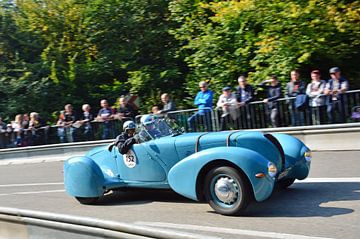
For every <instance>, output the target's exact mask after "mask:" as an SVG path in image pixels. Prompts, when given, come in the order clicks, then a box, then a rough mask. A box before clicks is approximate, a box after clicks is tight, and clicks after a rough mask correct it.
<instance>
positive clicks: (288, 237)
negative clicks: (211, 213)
mask: <svg viewBox="0 0 360 239" xmlns="http://www.w3.org/2000/svg"><path fill="white" fill-rule="evenodd" d="M135 224H138V225H142V226H150V227H161V228H172V229H183V230H195V231H205V232H215V233H225V234H232V235H243V236H252V237H257V238H258V237H265V238H276V239H332V238H328V237H314V236H304V235H295V234H287V233H277V232H264V231H253V230H242V229H232V228H224V227H209V226H198V225H188V224H174V223H166V222H141V221H140V222H136V223H135Z"/></svg>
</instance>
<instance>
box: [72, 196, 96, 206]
mask: <svg viewBox="0 0 360 239" xmlns="http://www.w3.org/2000/svg"><path fill="white" fill-rule="evenodd" d="M75 198H76V200H78V201H79V202H80V203H81V204H85V205H91V204H95V203H97V201H99V197H91V198H85V197H75Z"/></svg>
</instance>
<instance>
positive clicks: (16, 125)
mask: <svg viewBox="0 0 360 239" xmlns="http://www.w3.org/2000/svg"><path fill="white" fill-rule="evenodd" d="M22 121H23V116H22V115H21V114H18V115H16V116H15V120H14V121H12V122H11V128H12V129H13V132H14V133H15V142H14V144H15V146H21V143H22V137H21V136H22V133H23V130H24V129H23V127H22Z"/></svg>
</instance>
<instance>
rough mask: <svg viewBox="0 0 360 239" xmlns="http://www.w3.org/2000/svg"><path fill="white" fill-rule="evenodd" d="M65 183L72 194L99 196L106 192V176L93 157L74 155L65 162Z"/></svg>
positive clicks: (68, 191) (66, 188)
mask: <svg viewBox="0 0 360 239" xmlns="http://www.w3.org/2000/svg"><path fill="white" fill-rule="evenodd" d="M64 184H65V190H66V192H67V193H68V194H69V195H71V196H74V197H98V196H101V195H103V193H104V189H103V185H104V184H105V178H104V175H103V173H102V171H101V169H100V167H99V166H98V165H97V164H96V163H95V162H94V161H93V160H92V159H91V158H89V157H86V156H82V157H72V158H70V159H68V160H67V161H66V162H65V164H64Z"/></svg>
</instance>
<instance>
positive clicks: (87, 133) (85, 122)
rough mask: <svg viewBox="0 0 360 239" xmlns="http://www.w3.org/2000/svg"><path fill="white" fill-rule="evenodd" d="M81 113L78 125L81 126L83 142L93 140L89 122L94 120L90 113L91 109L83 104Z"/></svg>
mask: <svg viewBox="0 0 360 239" xmlns="http://www.w3.org/2000/svg"><path fill="white" fill-rule="evenodd" d="M81 108H82V110H83V113H82V115H81V117H80V120H79V123H80V124H81V125H82V126H83V128H84V131H83V136H84V139H85V140H93V139H94V133H93V129H92V126H91V121H93V120H94V116H93V114H92V113H91V112H90V110H91V107H90V105H89V104H83V105H82V107H81Z"/></svg>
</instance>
